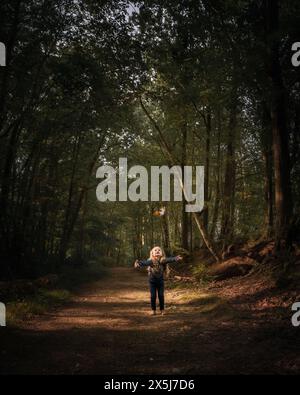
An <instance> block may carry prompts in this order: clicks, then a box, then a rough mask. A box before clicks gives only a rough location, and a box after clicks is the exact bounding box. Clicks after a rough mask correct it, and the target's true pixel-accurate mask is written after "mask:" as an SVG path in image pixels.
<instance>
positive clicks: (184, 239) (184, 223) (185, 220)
mask: <svg viewBox="0 0 300 395" xmlns="http://www.w3.org/2000/svg"><path fill="white" fill-rule="evenodd" d="M181 149H182V151H181V168H182V177H183V183H184V166H185V165H186V163H187V124H186V122H184V124H183V125H182V147H181ZM186 204H187V202H186V199H185V198H183V199H182V206H181V207H182V211H181V212H182V220H181V245H182V248H184V249H185V250H187V251H188V250H189V217H188V213H187V212H186V211H185V208H186Z"/></svg>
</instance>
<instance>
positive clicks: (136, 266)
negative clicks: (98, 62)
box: [134, 260, 140, 269]
mask: <svg viewBox="0 0 300 395" xmlns="http://www.w3.org/2000/svg"><path fill="white" fill-rule="evenodd" d="M134 267H135V269H137V268H139V267H140V264H139V261H138V260H136V261H135V262H134Z"/></svg>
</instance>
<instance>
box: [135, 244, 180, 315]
mask: <svg viewBox="0 0 300 395" xmlns="http://www.w3.org/2000/svg"><path fill="white" fill-rule="evenodd" d="M179 261H182V257H181V256H176V257H174V258H166V256H165V254H164V252H163V250H162V249H161V248H160V247H154V248H153V249H152V250H151V252H150V258H149V259H148V260H146V261H135V264H134V266H135V268H140V267H148V274H149V285H150V294H151V308H152V315H155V314H156V297H157V294H158V299H159V307H160V312H161V314H162V315H163V314H164V311H165V298H164V272H165V270H166V266H167V264H168V263H174V262H179Z"/></svg>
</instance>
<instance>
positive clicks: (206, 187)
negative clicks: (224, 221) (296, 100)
mask: <svg viewBox="0 0 300 395" xmlns="http://www.w3.org/2000/svg"><path fill="white" fill-rule="evenodd" d="M210 138H211V110H210V108H209V109H208V111H207V117H206V144H205V179H204V211H203V224H204V227H205V229H206V231H208V215H209V170H210Z"/></svg>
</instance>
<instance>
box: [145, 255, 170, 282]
mask: <svg viewBox="0 0 300 395" xmlns="http://www.w3.org/2000/svg"><path fill="white" fill-rule="evenodd" d="M175 262H176V258H175V257H174V258H165V259H161V260H160V261H152V260H151V259H147V260H146V261H139V267H148V274H149V279H150V280H152V279H153V280H156V279H163V278H164V273H165V271H166V268H167V264H169V263H175Z"/></svg>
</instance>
